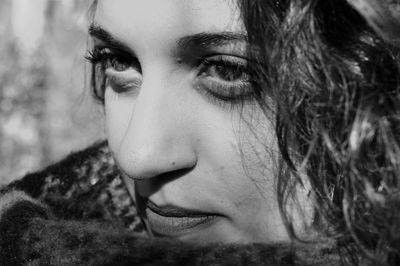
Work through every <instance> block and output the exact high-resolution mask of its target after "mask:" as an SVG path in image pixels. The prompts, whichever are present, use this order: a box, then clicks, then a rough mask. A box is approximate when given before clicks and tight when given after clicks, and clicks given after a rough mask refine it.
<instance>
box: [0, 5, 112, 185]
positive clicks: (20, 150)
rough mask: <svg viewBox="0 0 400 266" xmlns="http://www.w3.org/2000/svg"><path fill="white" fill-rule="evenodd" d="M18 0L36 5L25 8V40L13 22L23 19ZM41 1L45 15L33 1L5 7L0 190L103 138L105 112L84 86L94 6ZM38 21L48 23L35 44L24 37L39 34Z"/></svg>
mask: <svg viewBox="0 0 400 266" xmlns="http://www.w3.org/2000/svg"><path fill="white" fill-rule="evenodd" d="M13 1H19V2H20V3H19V4H20V5H21V3H22V4H24V5H31V6H26V8H24V9H25V10H28V11H29V12H30V13H29V16H30V19H31V21H30V22H29V23H30V24H28V25H26V30H25V32H24V31H22V34H21V29H20V28H18V31H19V32H18V34H17V32H16V27H15V25H14V24H15V23H18V21H19V20H21V21H22V23H24V19H25V17H26V14H21V13H18V12H19V10H13V9H15V8H17V7H16V4H15V3H16V2H14V3H13ZM43 1H44V2H43V3H44V10H42V11H43V12H41V10H37V8H35V4H37V3H36V1H29V0H28V1H24V0H2V1H0V184H2V183H7V182H9V181H10V180H12V179H13V178H17V177H20V176H21V175H23V174H24V173H26V172H29V171H34V170H36V169H39V168H41V167H43V166H45V165H48V164H50V163H51V162H54V161H57V160H59V159H61V158H62V157H63V156H65V155H66V154H67V153H69V152H71V151H72V150H77V149H82V148H84V147H85V146H86V145H88V144H90V143H92V142H94V141H95V140H97V139H100V138H103V137H104V133H103V125H102V111H101V106H99V105H98V104H95V103H94V102H93V100H92V99H91V96H90V93H89V88H88V86H87V85H85V84H87V83H88V82H87V81H86V78H85V77H86V76H88V75H87V69H88V66H87V64H86V63H85V60H84V55H85V51H86V42H87V39H86V38H87V37H86V27H87V21H86V17H87V11H88V6H89V5H90V2H91V1H90V0H85V1H83V0H43ZM13 16H14V17H13ZM35 16H37V19H36V17H35ZM39 16H42V17H43V18H44V22H45V23H44V24H43V25H42V26H41V27H42V28H41V29H40V30H42V31H43V32H42V33H41V34H39V33H38V36H39V39H38V41H37V43H35V45H33V44H32V41H31V40H32V38H26V40H24V37H25V36H26V37H29V36H30V34H31V35H32V33H33V34H35V32H30V31H32V29H36V30H37V28H35V27H33V25H32V23H33V22H35V21H40V20H39ZM19 17H20V18H19ZM18 19H19V20H18ZM13 23H14V24H13ZM25 23H26V22H25ZM21 25H23V24H21ZM39 26H40V25H39ZM24 42H26V43H25V44H24ZM26 44H29V45H26ZM27 47H29V49H28V48H27Z"/></svg>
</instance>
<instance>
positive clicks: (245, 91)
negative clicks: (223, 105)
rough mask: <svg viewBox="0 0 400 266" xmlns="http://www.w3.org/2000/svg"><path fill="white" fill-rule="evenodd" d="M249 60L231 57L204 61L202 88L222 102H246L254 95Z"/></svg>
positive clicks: (200, 80) (219, 57)
mask: <svg viewBox="0 0 400 266" xmlns="http://www.w3.org/2000/svg"><path fill="white" fill-rule="evenodd" d="M249 76H250V75H249V71H248V66H247V60H246V59H244V58H241V57H236V56H230V55H217V56H211V57H209V58H206V59H204V60H203V61H202V62H201V65H200V71H199V75H198V80H199V83H200V85H201V88H202V89H203V90H205V92H207V93H208V94H211V96H213V97H215V98H217V99H220V100H222V101H239V100H246V99H248V98H249V97H251V96H252V94H253V88H252V86H251V84H250V81H249Z"/></svg>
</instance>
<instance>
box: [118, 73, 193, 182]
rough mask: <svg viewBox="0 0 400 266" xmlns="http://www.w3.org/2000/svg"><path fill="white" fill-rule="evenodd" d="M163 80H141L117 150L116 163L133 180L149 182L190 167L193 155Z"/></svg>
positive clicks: (175, 99)
mask: <svg viewBox="0 0 400 266" xmlns="http://www.w3.org/2000/svg"><path fill="white" fill-rule="evenodd" d="M173 89H174V88H170V87H169V82H168V80H167V78H162V77H156V76H155V75H152V77H151V78H150V79H148V80H144V81H143V84H142V87H141V88H140V92H139V94H138V96H137V100H136V104H135V107H134V110H133V113H132V116H131V120H130V123H129V126H128V129H127V132H126V134H125V137H124V139H123V141H122V143H121V147H120V155H121V156H120V157H121V161H122V162H120V163H122V164H124V165H121V166H122V167H123V168H124V170H125V171H126V172H127V174H129V175H130V176H131V177H133V178H138V179H143V178H151V177H155V176H158V175H161V174H164V173H166V172H172V171H176V170H180V169H184V168H189V167H192V166H193V164H195V160H196V159H195V152H194V150H193V149H192V146H191V140H190V133H189V132H188V131H186V127H185V125H184V123H185V122H184V121H185V119H182V117H181V114H182V110H180V105H179V103H178V102H177V101H179V100H178V99H177V98H176V97H174V95H173V93H171V91H172V90H173Z"/></svg>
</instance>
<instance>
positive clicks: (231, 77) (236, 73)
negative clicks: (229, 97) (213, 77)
mask: <svg viewBox="0 0 400 266" xmlns="http://www.w3.org/2000/svg"><path fill="white" fill-rule="evenodd" d="M216 71H217V73H218V75H219V76H220V77H222V78H223V79H224V80H226V81H235V80H237V79H239V78H240V77H241V75H242V71H240V69H239V68H238V67H232V66H227V65H225V66H217V67H216Z"/></svg>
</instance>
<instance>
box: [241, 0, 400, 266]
mask: <svg viewBox="0 0 400 266" xmlns="http://www.w3.org/2000/svg"><path fill="white" fill-rule="evenodd" d="M242 8H243V10H244V13H243V15H244V21H245V24H246V27H247V29H248V34H249V41H250V45H251V46H254V47H256V49H254V51H256V52H255V53H254V55H253V56H254V60H256V61H258V64H257V66H256V67H255V68H256V69H255V72H256V73H257V76H256V78H257V80H258V83H259V86H260V87H261V88H263V89H264V90H267V91H268V94H270V95H272V97H273V98H274V100H275V101H276V102H277V110H276V114H277V117H276V119H277V121H276V132H277V137H278V142H279V146H280V150H281V153H282V155H283V157H284V159H285V162H286V164H287V167H288V169H291V170H292V172H293V173H294V175H287V176H286V178H288V180H286V181H284V182H280V184H281V185H280V189H279V191H280V193H281V194H283V195H284V194H285V193H286V194H288V191H289V190H288V188H289V187H290V185H289V184H291V183H293V182H296V180H297V179H296V173H297V171H298V170H299V169H298V167H297V166H298V165H302V166H304V169H301V170H303V171H305V172H306V173H307V176H308V178H309V180H310V183H311V186H312V191H313V193H314V194H315V197H316V209H317V211H318V213H319V214H320V215H322V217H323V219H324V221H325V222H327V224H328V225H329V226H327V227H325V232H326V233H328V234H329V235H331V236H334V237H335V238H336V239H337V240H338V242H339V243H353V244H354V247H357V248H359V249H360V250H361V251H363V254H365V255H366V256H367V257H369V258H373V259H374V260H375V262H376V263H378V264H379V265H385V264H391V265H395V264H396V263H400V63H399V62H400V61H399V59H400V51H399V46H396V45H398V44H399V43H398V40H399V38H400V34H399V30H400V3H398V2H397V4H396V3H395V1H389V0H387V1H386V0H379V1H375V0H364V1H361V0H360V1H353V0H349V1H345V0H309V1H300V0H282V1H279V0H277V1H263V0H251V1H250V0H249V1H243V2H242ZM393 10H397V13H396V12H393ZM281 178H283V176H282V177H281ZM289 194H290V193H289ZM285 198H286V196H282V195H281V199H282V201H281V202H280V204H281V206H284V202H283V201H284V199H285ZM288 216H289V215H288V214H286V217H288ZM289 222H290V221H289ZM343 246H347V248H348V249H350V248H349V247H350V246H353V245H343ZM349 254H350V253H349ZM351 257H352V256H350V258H351ZM352 259H355V258H352Z"/></svg>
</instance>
